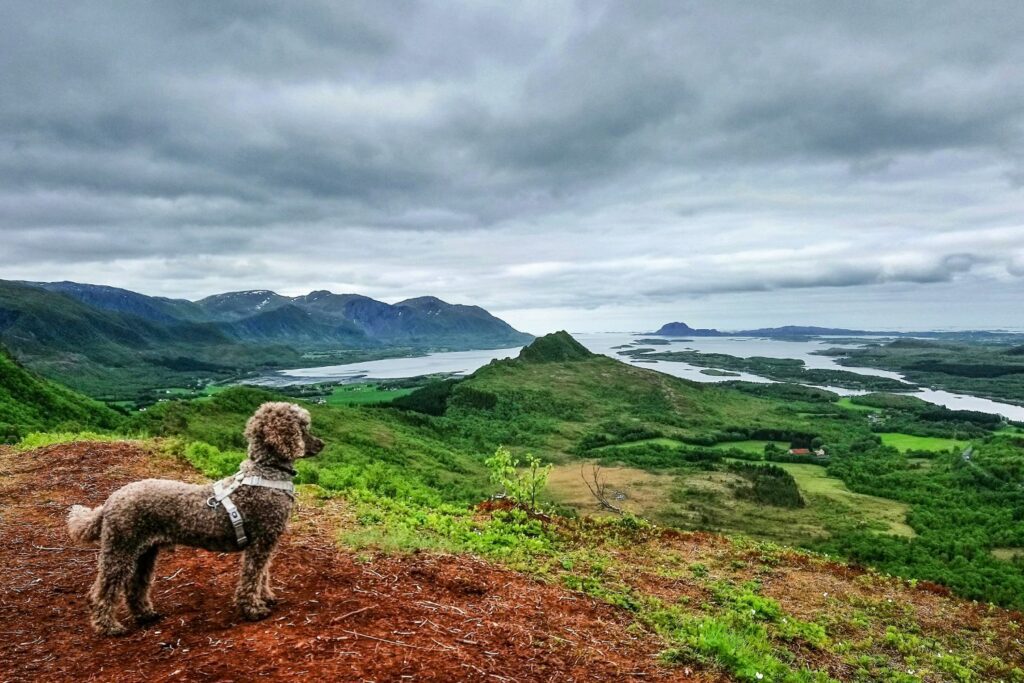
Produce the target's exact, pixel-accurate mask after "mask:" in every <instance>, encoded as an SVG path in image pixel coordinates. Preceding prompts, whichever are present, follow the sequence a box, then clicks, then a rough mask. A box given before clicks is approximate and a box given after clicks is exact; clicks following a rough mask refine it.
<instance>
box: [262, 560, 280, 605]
mask: <svg viewBox="0 0 1024 683" xmlns="http://www.w3.org/2000/svg"><path fill="white" fill-rule="evenodd" d="M260 585H261V586H262V589H261V590H260V596H261V597H262V598H263V601H264V602H265V603H267V605H268V606H270V607H273V606H274V605H276V604H277V596H276V595H274V589H273V587H272V586H271V585H270V560H267V563H266V564H265V565H263V578H262V580H261V584H260Z"/></svg>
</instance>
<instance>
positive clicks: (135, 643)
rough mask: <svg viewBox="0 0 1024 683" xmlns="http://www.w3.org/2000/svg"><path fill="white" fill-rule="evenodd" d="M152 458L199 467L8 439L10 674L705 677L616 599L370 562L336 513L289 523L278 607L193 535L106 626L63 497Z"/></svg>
mask: <svg viewBox="0 0 1024 683" xmlns="http://www.w3.org/2000/svg"><path fill="white" fill-rule="evenodd" d="M147 476H167V477H175V478H186V479H195V478H196V475H195V474H194V473H193V472H191V471H189V470H188V469H187V468H186V467H184V466H182V465H181V464H179V463H176V462H173V461H170V460H168V459H167V458H162V457H160V456H155V455H152V454H150V453H148V452H146V451H144V450H143V449H141V448H139V447H137V446H134V445H131V444H125V443H110V444H103V443H78V444H70V445H64V446H53V447H49V448H44V449H39V450H37V451H32V452H28V453H18V452H15V451H12V450H9V449H8V450H0V571H2V572H3V578H2V579H0V681H4V682H6V681H51V682H58V681H76V682H81V681H194V680H196V681H199V680H201V681H256V680H279V679H301V680H338V681H411V680H416V681H464V680H465V681H483V680H487V681H583V680H600V681H624V680H641V681H654V680H673V681H680V680H704V678H703V677H702V676H700V675H698V678H697V679H690V678H688V676H687V672H686V671H684V670H682V669H679V668H667V667H664V666H662V665H660V664H659V663H658V662H657V660H656V655H657V652H658V650H659V649H660V644H659V643H658V642H657V641H656V640H655V639H653V638H652V637H649V636H645V635H643V634H637V633H633V632H632V631H630V630H627V626H628V624H629V619H628V618H627V617H626V616H625V615H624V614H622V613H621V612H619V611H617V610H615V609H613V608H611V607H609V606H606V605H602V604H600V603H597V602H595V601H593V600H590V599H588V598H586V597H583V596H581V595H579V594H576V593H572V592H569V591H565V590H562V589H559V588H557V587H553V586H548V585H545V584H543V583H540V582H537V581H534V580H531V579H530V578H529V577H525V576H523V575H520V574H516V573H514V572H511V571H507V570H503V569H500V568H497V567H495V566H493V565H490V564H488V563H485V562H483V561H481V560H478V559H475V558H471V557H462V556H459V557H452V556H439V555H428V554H419V555H416V554H414V555H402V556H378V557H374V558H372V559H370V560H369V561H366V562H359V561H357V559H356V558H355V557H353V556H352V555H351V554H349V553H345V552H343V551H340V550H338V549H337V548H336V547H335V545H334V543H333V542H332V539H331V537H332V535H333V533H332V530H331V528H330V527H331V525H330V524H329V523H326V522H325V523H324V524H320V525H318V524H309V523H304V524H301V525H295V526H293V529H291V530H290V531H289V533H288V535H287V537H286V540H285V541H284V542H283V545H282V548H281V549H280V551H279V552H278V555H277V557H276V559H275V562H274V565H273V567H274V569H273V575H274V583H275V587H276V591H277V593H278V597H279V598H281V603H280V604H279V605H278V606H277V607H276V609H275V611H274V614H273V615H272V616H271V617H269V618H268V619H266V620H265V621H262V622H257V623H250V622H246V621H244V620H241V619H240V618H239V616H238V615H237V612H236V611H235V609H234V608H233V606H232V604H231V596H232V593H233V588H234V582H235V580H236V578H237V561H238V558H237V556H231V555H217V554H212V553H205V552H201V551H196V550H192V549H187V548H180V549H178V550H176V551H174V552H172V553H165V554H164V555H162V556H161V560H160V563H159V565H158V567H157V578H156V581H155V584H154V587H153V598H154V602H155V604H156V607H157V609H158V610H160V611H161V612H162V613H164V614H165V615H166V616H165V617H164V618H163V620H161V621H159V622H157V623H156V624H154V625H151V626H148V627H146V628H136V629H134V630H132V631H131V633H130V634H129V635H127V636H125V637H122V638H102V637H99V636H97V635H95V634H94V633H93V631H92V630H91V628H90V626H89V623H88V618H87V604H86V599H85V594H86V592H87V590H88V588H89V585H90V583H91V582H92V578H93V572H94V570H95V565H96V550H95V548H92V547H75V546H72V545H70V543H69V540H68V538H67V534H66V532H65V528H64V515H65V513H66V510H67V507H68V505H70V504H71V503H82V504H88V505H97V504H99V503H101V502H102V501H103V500H104V499H105V498H106V496H107V495H109V493H110V492H111V491H113V490H114V489H116V488H117V487H118V486H121V485H122V484H124V483H127V482H128V481H132V480H134V479H138V478H142V477H147ZM315 514H316V513H315V511H313V510H308V509H307V510H304V511H301V512H300V516H308V515H315ZM304 521H307V522H308V521H309V520H308V519H306V520H304ZM125 623H128V622H127V621H126V622H125Z"/></svg>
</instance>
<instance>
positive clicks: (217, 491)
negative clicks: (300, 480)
mask: <svg viewBox="0 0 1024 683" xmlns="http://www.w3.org/2000/svg"><path fill="white" fill-rule="evenodd" d="M242 486H259V487H261V488H266V489H274V490H277V491H284V492H285V493H287V494H288V495H289V496H291V497H292V498H294V497H295V484H293V483H292V482H290V481H281V480H279V479H264V478H263V477H260V476H257V475H253V476H249V477H247V476H245V475H243V474H242V473H241V472H239V473H237V474H235V475H234V476H232V477H229V478H227V479H221V480H220V481H218V482H214V484H213V495H212V496H210V498H209V499H208V500H207V501H206V504H207V505H209V506H210V507H212V508H215V507H217V504H218V503H220V504H221V505H222V506H224V510H225V511H226V512H227V513H228V519H229V520H230V521H231V526H232V527H234V529H235V538H236V539H237V540H238V546H239V547H244V546H245V545H246V544H247V543H248V542H249V539H248V537H247V536H246V535H245V520H244V519H243V518H242V513H241V512H239V510H238V507H237V506H236V505H235V504H234V503H233V502H232V501H231V494H232V493H234V492H235V491H237V490H238V489H239V488H241V487H242Z"/></svg>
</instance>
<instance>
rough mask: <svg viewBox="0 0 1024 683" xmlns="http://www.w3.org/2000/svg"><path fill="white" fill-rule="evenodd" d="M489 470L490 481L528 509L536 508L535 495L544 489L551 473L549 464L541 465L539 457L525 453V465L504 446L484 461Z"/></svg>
mask: <svg viewBox="0 0 1024 683" xmlns="http://www.w3.org/2000/svg"><path fill="white" fill-rule="evenodd" d="M484 463H485V464H486V465H487V467H488V468H490V470H491V483H493V484H495V485H497V486H500V487H501V488H502V492H503V493H504V494H505V495H506V496H508V497H509V498H511V499H512V500H514V501H515V502H516V503H519V504H520V505H524V506H526V507H528V508H529V509H530V510H536V509H537V495H538V494H539V493H540V492H541V491H543V490H544V487H545V486H547V483H548V475H549V474H550V473H551V465H550V464H549V465H542V464H541V462H540V458H538V457H536V456H534V455H533V454H532V453H527V454H526V464H525V466H522V467H521V466H520V462H519V459H518V458H513V457H512V453H511V452H510V451H509V450H508V449H507V448H505V447H504V446H499V447H498V450H496V451H494V455H492V456H491V457H489V458H487V460H485V461H484Z"/></svg>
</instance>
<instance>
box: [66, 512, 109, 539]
mask: <svg viewBox="0 0 1024 683" xmlns="http://www.w3.org/2000/svg"><path fill="white" fill-rule="evenodd" d="M102 530H103V506H102V505H100V506H99V507H95V508H87V507H85V506H84V505H72V506H71V510H70V512H68V534H70V535H71V540H72V541H74V542H75V543H84V542H86V541H98V540H100V532H101V531H102Z"/></svg>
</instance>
